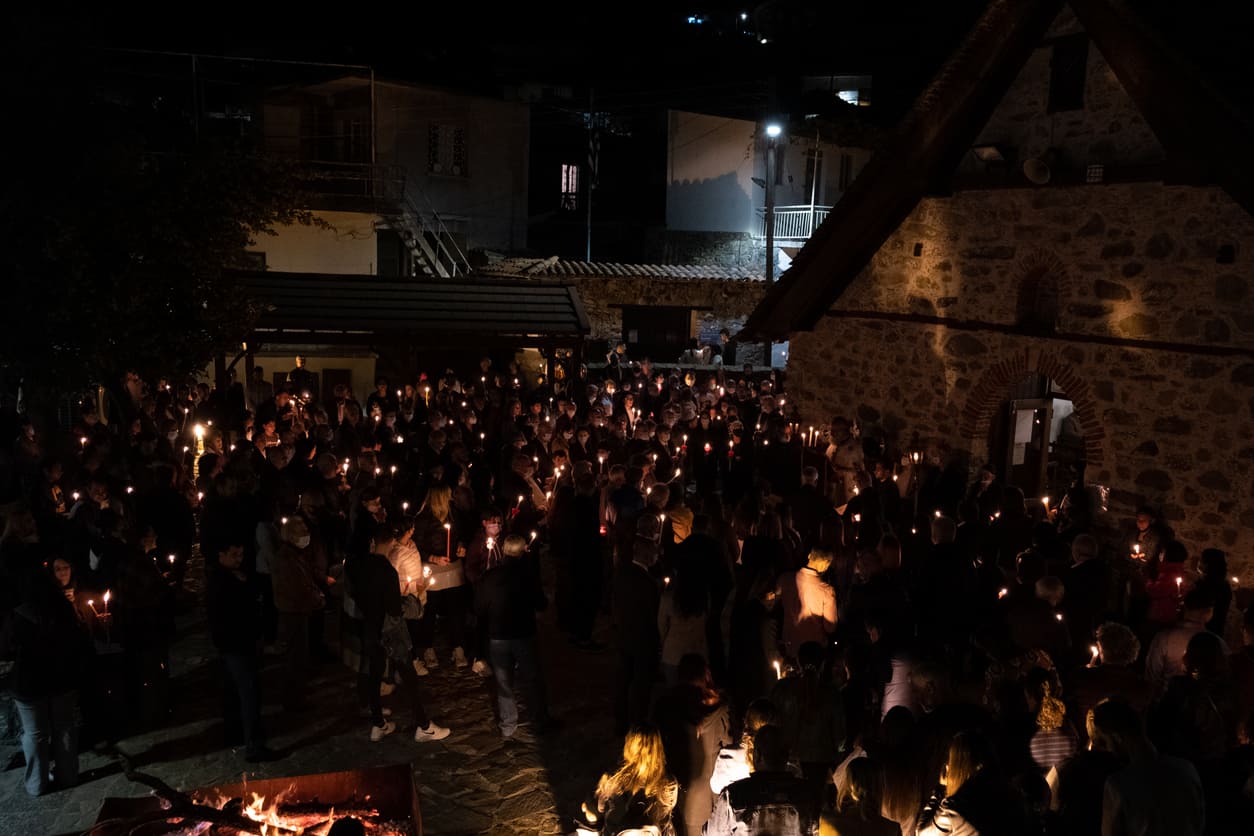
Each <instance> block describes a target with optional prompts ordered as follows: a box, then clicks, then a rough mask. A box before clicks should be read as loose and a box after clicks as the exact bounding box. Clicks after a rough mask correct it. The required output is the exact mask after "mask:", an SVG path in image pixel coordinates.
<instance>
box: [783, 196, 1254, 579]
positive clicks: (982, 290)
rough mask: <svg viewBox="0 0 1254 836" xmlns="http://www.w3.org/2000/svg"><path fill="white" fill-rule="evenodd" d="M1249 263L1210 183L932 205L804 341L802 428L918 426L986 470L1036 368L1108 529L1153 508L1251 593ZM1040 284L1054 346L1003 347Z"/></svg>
mask: <svg viewBox="0 0 1254 836" xmlns="http://www.w3.org/2000/svg"><path fill="white" fill-rule="evenodd" d="M917 245H921V247H919V246H917ZM1226 248H1230V249H1226ZM1252 248H1254V219H1251V218H1250V216H1249V215H1248V214H1246V213H1245V212H1244V211H1243V210H1242V209H1241V208H1240V207H1239V206H1237V205H1236V204H1235V203H1234V202H1232V201H1231V200H1230V199H1229V198H1228V197H1227V196H1226V195H1225V194H1224V193H1223V192H1222V191H1221V190H1219V189H1217V188H1199V187H1185V186H1164V185H1162V184H1154V183H1141V184H1129V185H1118V186H1116V185H1096V186H1083V187H1070V188H1046V189H1020V190H998V191H979V192H976V191H968V192H960V193H958V194H956V195H955V196H954V197H952V198H948V199H939V198H929V199H925V200H923V201H922V202H921V203H920V204H919V205H918V207H917V208H916V209H915V211H914V212H913V213H912V214H911V215H910V217H909V218H908V219H907V220H906V221H905V223H903V224H902V225H901V227H900V228H899V229H898V230H897V231H896V232H895V233H894V234H893V235H892V236H891V237H890V238H889V239H888V240H887V241H886V242H885V244H884V246H883V247H882V248H881V249H880V250H879V252H878V253H877V254H876V255H875V257H874V258H873V259H872V260H871V262H870V263H869V264H868V266H867V267H866V268H865V269H864V270H863V271H862V272H861V274H860V275H859V276H858V277H857V278H856V279H855V280H854V282H853V283H852V284H851V285H850V287H849V288H848V289H847V290H846V291H845V293H844V294H843V295H842V297H841V299H840V300H839V302H838V303H837V304H836V306H835V315H833V316H830V317H827V318H825V319H823V320H822V321H820V323H819V324H818V325H817V326H816V328H815V330H814V331H813V332H810V333H799V334H796V335H794V337H793V340H792V343H791V347H790V361H789V368H788V371H789V388H790V392H791V393H792V394H793V396H794V397H795V398H796V403H797V404H798V406H799V407H800V409H801V410H802V411H803V413H804V414H806V415H813V416H815V418H819V419H824V420H825V419H826V418H827V417H828V416H831V415H834V414H839V413H844V414H857V415H858V416H859V418H860V419H861V420H862V422H863V423H864V425H871V424H879V425H880V426H882V427H883V429H884V430H885V432H887V434H888V435H889V437H890V438H894V439H896V440H897V441H900V442H904V441H908V439H909V437H910V434H911V433H912V432H915V431H917V432H919V434H920V436H921V437H922V438H925V439H929V440H930V441H931V443H932V444H933V445H934V446H935V447H936V448H937V449H939V448H941V447H944V448H948V449H951V450H955V451H964V452H967V453H969V454H971V457H972V464H973V465H977V464H978V463H979V462H981V461H983V460H985V459H986V458H987V457H988V452H989V451H988V449H987V447H988V443H989V427H990V420H991V418H992V416H993V414H994V411H995V410H997V409H998V408H999V407H1000V404H1001V403H1003V402H1004V401H1005V400H1006V399H1007V398H1008V397H1009V390H1010V387H1011V386H1013V385H1014V384H1015V383H1018V382H1019V381H1021V380H1023V379H1025V378H1026V377H1027V376H1028V375H1029V374H1031V373H1033V372H1039V373H1041V374H1043V375H1046V376H1048V377H1050V378H1052V379H1053V380H1054V381H1055V382H1056V384H1057V386H1058V387H1059V388H1060V389H1062V390H1063V391H1064V392H1066V393H1067V395H1068V396H1069V397H1070V398H1071V399H1072V400H1073V401H1074V403H1075V407H1076V412H1077V415H1078V418H1079V420H1080V422H1081V425H1082V427H1083V430H1084V433H1085V439H1086V446H1087V458H1088V461H1089V462H1090V464H1091V467H1090V469H1089V474H1088V475H1089V478H1090V480H1091V481H1093V482H1096V483H1098V484H1102V485H1105V486H1107V487H1109V488H1110V489H1111V491H1110V512H1111V519H1112V520H1126V519H1127V518H1128V517H1130V516H1131V515H1132V514H1133V512H1134V510H1135V507H1136V505H1137V504H1138V503H1140V502H1143V501H1148V502H1150V503H1151V504H1154V505H1156V506H1158V507H1160V508H1162V509H1163V512H1164V515H1165V517H1166V519H1167V520H1168V522H1170V523H1171V525H1172V526H1173V527H1174V528H1175V530H1176V532H1177V534H1178V535H1179V536H1180V538H1181V539H1182V540H1183V541H1184V542H1185V543H1186V544H1187V545H1188V546H1189V548H1190V551H1191V552H1192V553H1194V554H1196V553H1197V551H1198V550H1200V549H1201V548H1204V547H1206V546H1219V547H1221V548H1224V549H1225V550H1227V551H1228V552H1229V554H1230V556H1231V557H1230V561H1231V562H1232V563H1233V564H1234V566H1235V567H1236V569H1237V570H1238V571H1239V573H1241V574H1242V575H1243V580H1244V582H1246V583H1250V582H1254V562H1251V560H1250V556H1251V555H1254V475H1252V474H1254V470H1252V467H1254V423H1252V421H1251V419H1252V418H1254V293H1251V292H1250V284H1251V281H1252V278H1251V276H1250V273H1249V255H1248V254H1249V253H1250V252H1251V249H1252ZM916 252H919V255H915V253H916ZM1039 275H1044V276H1046V277H1047V278H1046V281H1052V282H1053V283H1054V286H1055V289H1056V292H1057V296H1058V306H1057V321H1056V332H1057V334H1058V335H1059V336H1049V335H1046V334H1042V335H1040V336H1027V335H1025V334H1023V333H1005V332H1004V329H1013V328H1014V326H1015V323H1016V315H1017V308H1018V305H1019V299H1018V296H1019V289H1020V286H1021V283H1022V281H1023V279H1024V278H1026V277H1028V276H1039ZM858 312H874V313H879V314H894V315H903V314H904V315H910V314H915V315H921V316H923V317H939V318H941V319H943V320H953V321H954V326H952V327H947V326H945V325H943V324H931V323H930V322H927V321H922V322H919V321H916V322H909V321H907V322H895V321H883V320H875V319H872V318H870V317H860V316H859V315H858ZM993 328H996V329H1002V330H992V329H993ZM1071 335H1074V336H1076V337H1079V338H1080V339H1073V338H1071ZM1083 337H1103V338H1117V339H1119V340H1120V341H1125V342H1124V344H1121V345H1104V344H1097V343H1092V342H1085V341H1084V340H1083V339H1082V338H1083ZM1137 341H1157V342H1161V343H1171V344H1174V347H1173V348H1172V349H1167V348H1164V347H1159V348H1153V347H1146V346H1138V345H1136V342H1137ZM1192 345H1198V346H1205V347H1215V348H1216V349H1222V350H1223V351H1224V352H1226V353H1219V354H1203V353H1201V352H1200V351H1196V350H1192V349H1191V346H1192Z"/></svg>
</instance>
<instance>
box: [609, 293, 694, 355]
mask: <svg viewBox="0 0 1254 836" xmlns="http://www.w3.org/2000/svg"><path fill="white" fill-rule="evenodd" d="M691 338H692V310H691V309H690V308H679V307H663V306H657V307H646V306H643V305H630V306H627V307H624V308H623V342H624V343H626V344H627V354H628V356H630V357H631V358H632V359H635V360H639V359H641V358H644V357H648V358H649V359H651V360H653V361H655V362H660V363H671V362H674V361H675V360H678V359H679V355H680V354H682V353H683V352H684V349H686V348H687V347H688V341H689V340H690V339H691Z"/></svg>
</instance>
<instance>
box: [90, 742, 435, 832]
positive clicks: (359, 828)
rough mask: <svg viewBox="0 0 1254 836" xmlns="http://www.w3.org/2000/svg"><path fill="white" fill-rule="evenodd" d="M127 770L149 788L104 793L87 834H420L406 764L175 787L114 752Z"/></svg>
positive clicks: (412, 790) (419, 814)
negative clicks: (131, 793) (138, 792)
mask: <svg viewBox="0 0 1254 836" xmlns="http://www.w3.org/2000/svg"><path fill="white" fill-rule="evenodd" d="M114 755H115V757H117V758H118V760H119V761H120V762H121V764H122V766H123V769H124V771H125V774H126V776H127V777H128V778H129V779H130V780H132V781H135V782H136V783H139V784H143V785H144V786H146V787H149V788H150V789H152V790H153V794H151V795H148V796H146V797H144V798H130V799H127V798H108V799H105V803H104V805H103V806H102V807H101V810H100V815H99V818H98V819H97V823H96V825H95V827H93V828H92V830H91V831H89V833H88V836H291V834H300V836H348V834H368V836H415V834H418V836H421V833H422V818H421V812H420V810H419V807H418V798H417V790H416V788H415V787H414V784H413V774H412V772H411V770H410V767H409V766H408V765H407V764H406V765H402V764H398V765H396V766H389V767H374V768H369V769H358V770H351V771H346V772H324V773H319V774H313V775H301V776H295V777H288V778H258V779H255V780H252V781H245V782H242V783H238V784H226V785H220V786H216V787H204V788H201V789H196V790H191V791H189V792H187V793H184V792H180V791H179V790H176V789H174V788H172V787H170V786H169V785H168V784H166V783H165V782H164V781H161V780H160V779H159V778H155V777H154V776H151V775H147V774H145V773H142V772H139V771H137V770H135V769H134V768H133V765H132V764H131V763H130V762H129V760H128V759H127V756H126V755H125V754H124V753H122V752H118V751H117V750H116V749H115V750H114Z"/></svg>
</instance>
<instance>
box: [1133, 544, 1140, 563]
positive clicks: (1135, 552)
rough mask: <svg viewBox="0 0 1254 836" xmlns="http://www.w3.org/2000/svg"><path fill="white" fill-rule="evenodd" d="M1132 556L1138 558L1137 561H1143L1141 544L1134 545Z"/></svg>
mask: <svg viewBox="0 0 1254 836" xmlns="http://www.w3.org/2000/svg"><path fill="white" fill-rule="evenodd" d="M1132 556H1133V557H1134V558H1136V559H1137V560H1140V559H1141V544H1140V543H1133V544H1132Z"/></svg>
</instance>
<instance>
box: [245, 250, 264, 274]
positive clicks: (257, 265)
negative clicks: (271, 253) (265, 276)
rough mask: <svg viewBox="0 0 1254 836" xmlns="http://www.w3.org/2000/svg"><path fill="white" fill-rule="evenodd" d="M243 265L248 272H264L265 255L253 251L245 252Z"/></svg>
mask: <svg viewBox="0 0 1254 836" xmlns="http://www.w3.org/2000/svg"><path fill="white" fill-rule="evenodd" d="M244 265H245V267H246V268H247V269H249V270H264V269H266V254H265V253H263V252H258V251H254V250H245V251H244Z"/></svg>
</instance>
